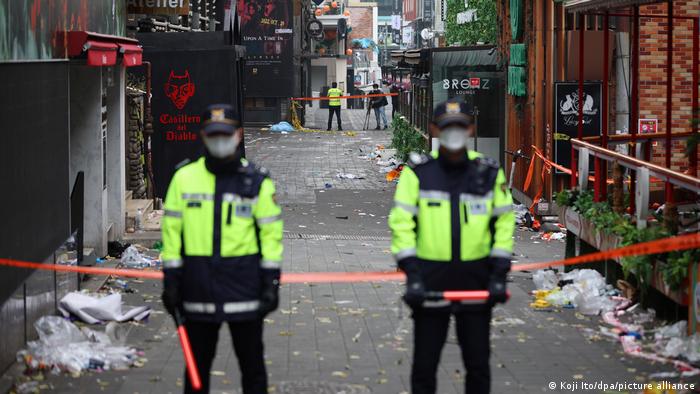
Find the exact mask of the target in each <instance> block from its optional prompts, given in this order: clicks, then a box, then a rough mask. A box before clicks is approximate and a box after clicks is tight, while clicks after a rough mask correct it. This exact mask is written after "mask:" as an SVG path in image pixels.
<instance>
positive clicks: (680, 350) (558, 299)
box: [530, 269, 700, 377]
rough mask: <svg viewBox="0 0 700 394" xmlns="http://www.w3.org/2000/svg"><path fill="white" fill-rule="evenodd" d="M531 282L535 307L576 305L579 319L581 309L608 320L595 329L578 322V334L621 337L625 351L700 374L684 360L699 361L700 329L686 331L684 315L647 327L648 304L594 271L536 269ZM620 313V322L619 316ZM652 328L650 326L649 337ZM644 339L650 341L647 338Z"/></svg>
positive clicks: (650, 315)
mask: <svg viewBox="0 0 700 394" xmlns="http://www.w3.org/2000/svg"><path fill="white" fill-rule="evenodd" d="M533 282H534V284H535V286H536V287H537V290H535V291H534V292H533V295H534V297H535V300H534V301H533V302H532V303H531V304H530V307H531V308H533V309H534V310H551V308H554V307H563V308H576V312H575V315H576V317H577V318H579V319H585V315H589V316H595V315H600V316H601V317H602V320H603V322H604V323H605V324H606V326H601V327H600V329H599V330H594V329H591V328H582V334H583V335H584V336H585V337H586V339H588V340H589V341H599V340H602V339H608V340H614V341H617V342H620V345H621V346H622V350H623V351H624V352H625V353H626V354H627V355H629V356H632V357H638V358H644V359H646V360H649V361H652V362H658V363H662V364H667V365H672V366H674V367H675V368H676V369H677V371H678V374H677V375H678V376H681V377H686V376H695V375H698V374H700V369H697V368H695V367H694V366H692V365H690V364H689V363H687V362H685V361H684V360H687V361H689V362H690V363H696V362H699V361H700V335H697V334H696V335H693V336H687V335H686V328H687V323H686V322H685V321H681V322H678V323H675V324H672V325H668V326H664V327H660V328H657V329H655V330H654V329H647V327H648V326H650V325H652V324H653V323H654V319H655V316H656V313H655V311H654V310H653V309H649V310H646V309H644V308H642V307H640V305H639V304H634V303H633V302H632V300H631V299H630V298H627V297H624V296H622V295H624V294H625V291H621V290H618V289H615V288H613V287H612V286H611V285H608V284H606V283H605V279H604V278H603V276H602V275H601V274H600V273H599V272H598V271H595V270H591V269H575V270H573V271H571V272H568V273H556V272H555V271H552V270H540V271H536V272H535V273H534V274H533ZM625 284H627V285H629V284H628V283H626V282H625ZM618 286H619V283H618ZM619 287H623V288H624V286H619ZM630 287H631V286H630ZM625 289H626V288H625ZM628 293H629V292H628ZM632 294H633V293H632ZM623 317H624V320H625V321H624V322H623V321H621V320H620V319H621V318H623ZM645 326H647V327H645ZM651 332H654V335H653V338H652V336H651V335H650V333H651ZM648 340H651V341H652V343H651V344H648V343H645V341H648ZM669 376H670V375H669Z"/></svg>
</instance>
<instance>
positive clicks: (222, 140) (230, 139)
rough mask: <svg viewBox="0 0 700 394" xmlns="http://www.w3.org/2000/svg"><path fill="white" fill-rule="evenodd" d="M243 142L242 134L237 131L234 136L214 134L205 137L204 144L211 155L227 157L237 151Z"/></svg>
mask: <svg viewBox="0 0 700 394" xmlns="http://www.w3.org/2000/svg"><path fill="white" fill-rule="evenodd" d="M240 142H241V137H240V134H238V133H235V134H234V135H233V136H228V135H214V136H210V137H204V146H206V148H207V151H208V152H209V154H210V155H212V156H213V157H215V158H217V159H225V158H227V157H231V156H233V155H234V154H235V153H236V148H238V144H239V143H240Z"/></svg>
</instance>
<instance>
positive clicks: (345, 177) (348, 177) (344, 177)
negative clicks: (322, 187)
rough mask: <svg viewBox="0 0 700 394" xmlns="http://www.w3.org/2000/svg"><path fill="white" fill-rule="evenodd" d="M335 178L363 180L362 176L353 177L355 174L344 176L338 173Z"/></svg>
mask: <svg viewBox="0 0 700 394" xmlns="http://www.w3.org/2000/svg"><path fill="white" fill-rule="evenodd" d="M336 177H337V178H339V179H365V177H364V176H363V175H355V174H345V173H342V172H341V173H338V174H337V175H336Z"/></svg>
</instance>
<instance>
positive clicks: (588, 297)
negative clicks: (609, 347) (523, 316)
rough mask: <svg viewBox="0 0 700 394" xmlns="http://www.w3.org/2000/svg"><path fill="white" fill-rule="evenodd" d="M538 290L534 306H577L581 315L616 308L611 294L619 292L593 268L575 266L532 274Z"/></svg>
mask: <svg viewBox="0 0 700 394" xmlns="http://www.w3.org/2000/svg"><path fill="white" fill-rule="evenodd" d="M532 280H533V281H534V282H535V287H537V291H536V292H535V301H534V302H533V303H532V304H530V306H531V307H533V308H535V309H547V308H551V307H565V308H577V309H578V311H579V312H581V313H582V314H584V315H597V314H599V313H601V312H606V311H609V310H612V309H613V308H615V305H617V303H616V302H615V301H613V300H612V299H611V297H614V296H618V295H619V291H618V290H617V289H614V288H613V287H612V286H611V285H606V284H605V279H604V278H603V276H602V275H601V274H600V273H598V271H595V270H592V269H582V270H579V269H576V270H573V271H571V272H567V273H563V274H557V273H556V272H554V271H552V270H539V271H537V272H535V273H534V274H533V275H532Z"/></svg>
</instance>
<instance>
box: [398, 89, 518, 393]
mask: <svg viewBox="0 0 700 394" xmlns="http://www.w3.org/2000/svg"><path fill="white" fill-rule="evenodd" d="M473 127H474V126H473V118H472V114H471V110H470V108H469V106H468V105H467V104H465V103H462V102H458V101H448V102H446V103H443V104H441V105H439V106H438V107H437V108H436V110H435V113H434V116H433V124H432V125H431V134H432V136H433V137H437V138H439V142H440V149H439V151H438V153H436V154H434V155H433V157H430V156H426V155H418V154H413V155H412V157H411V160H410V163H409V165H408V166H406V167H405V168H404V169H403V171H402V173H401V178H400V181H399V184H398V186H397V189H396V195H395V198H394V208H393V209H392V211H391V214H390V217H389V225H390V227H391V230H392V253H393V254H394V256H395V258H396V260H397V261H398V265H399V267H400V268H401V269H402V270H403V271H404V272H405V273H406V277H407V282H406V293H405V295H404V300H405V301H406V303H407V304H409V306H411V307H412V310H413V320H414V354H413V365H412V369H411V390H412V392H413V393H414V394H423V393H430V394H432V393H435V392H436V389H437V382H436V371H437V368H438V364H439V361H440V353H441V352H442V347H443V345H444V343H445V339H446V337H447V332H448V328H449V322H450V317H451V315H454V316H455V320H456V331H457V337H458V340H459V345H460V348H461V351H462V360H463V362H464V366H465V368H466V370H467V375H466V382H465V385H466V392H467V393H469V394H480V393H488V392H489V390H490V381H491V375H490V369H489V354H490V349H489V327H490V320H491V309H492V307H493V305H494V304H495V303H499V302H505V300H506V297H507V295H506V274H507V273H508V271H509V270H510V266H511V261H510V258H511V254H512V251H513V238H512V237H513V232H514V229H515V218H514V214H513V212H512V198H511V195H510V191H509V190H508V189H507V186H506V180H505V176H504V173H503V170H501V169H499V167H498V164H497V163H496V162H495V161H493V160H491V159H488V158H485V157H483V156H482V155H480V154H479V153H477V152H474V151H471V150H468V149H467V148H466V145H467V141H468V138H469V136H470V135H471V132H472V131H473ZM446 290H488V291H489V293H490V298H489V300H488V301H485V302H481V303H466V302H449V301H445V300H431V299H427V298H426V292H441V291H446Z"/></svg>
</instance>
